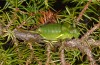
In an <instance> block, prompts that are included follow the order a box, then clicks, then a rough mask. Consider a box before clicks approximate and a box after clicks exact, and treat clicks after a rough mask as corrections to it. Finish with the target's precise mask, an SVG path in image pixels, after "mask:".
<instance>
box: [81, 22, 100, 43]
mask: <svg viewBox="0 0 100 65" xmlns="http://www.w3.org/2000/svg"><path fill="white" fill-rule="evenodd" d="M99 27H100V22H99V23H98V24H96V25H94V27H93V28H91V29H90V30H88V32H87V33H86V34H85V35H84V36H82V37H81V39H80V40H81V41H82V40H84V39H88V37H89V35H90V34H92V33H93V32H94V31H95V30H96V29H99Z"/></svg>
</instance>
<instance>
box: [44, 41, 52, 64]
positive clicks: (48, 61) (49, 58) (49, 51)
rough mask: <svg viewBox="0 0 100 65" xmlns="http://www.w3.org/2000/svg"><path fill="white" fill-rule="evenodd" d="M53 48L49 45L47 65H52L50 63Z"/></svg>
mask: <svg viewBox="0 0 100 65" xmlns="http://www.w3.org/2000/svg"><path fill="white" fill-rule="evenodd" d="M50 49H51V47H50V44H49V43H47V60H46V64H45V65H50V64H49V63H50V61H51V55H50V54H51V50H50Z"/></svg>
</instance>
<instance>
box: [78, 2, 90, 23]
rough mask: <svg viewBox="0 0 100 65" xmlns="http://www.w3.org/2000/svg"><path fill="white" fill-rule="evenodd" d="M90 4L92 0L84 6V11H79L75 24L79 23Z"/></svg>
mask: <svg viewBox="0 0 100 65" xmlns="http://www.w3.org/2000/svg"><path fill="white" fill-rule="evenodd" d="M91 2H92V0H89V2H88V3H87V4H86V5H85V7H84V9H83V10H82V11H81V13H80V14H79V16H78V17H77V22H79V20H80V19H81V18H82V15H83V14H84V12H85V11H86V10H87V9H88V6H89V4H90V3H91Z"/></svg>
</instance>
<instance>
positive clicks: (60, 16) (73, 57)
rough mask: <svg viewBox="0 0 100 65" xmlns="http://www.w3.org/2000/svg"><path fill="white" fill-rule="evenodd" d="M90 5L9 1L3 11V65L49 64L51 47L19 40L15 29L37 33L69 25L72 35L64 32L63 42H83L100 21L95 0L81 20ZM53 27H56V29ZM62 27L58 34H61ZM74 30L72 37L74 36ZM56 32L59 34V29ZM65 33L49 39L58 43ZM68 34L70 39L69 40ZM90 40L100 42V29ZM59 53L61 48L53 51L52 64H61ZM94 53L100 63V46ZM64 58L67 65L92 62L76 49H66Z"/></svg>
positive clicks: (75, 0)
mask: <svg viewBox="0 0 100 65" xmlns="http://www.w3.org/2000/svg"><path fill="white" fill-rule="evenodd" d="M87 2H89V0H61V1H60V0H6V1H5V5H4V6H3V7H1V8H0V65H42V64H43V65H45V64H46V60H47V50H46V49H47V45H46V44H45V43H38V42H36V41H31V40H28V41H27V40H20V39H16V36H15V35H14V31H13V30H14V29H23V30H27V31H35V30H36V29H38V28H39V27H41V26H45V25H48V24H51V23H52V24H53V25H54V24H55V23H68V25H66V24H64V25H65V27H66V26H69V28H67V27H66V30H67V31H68V33H66V32H65V30H64V31H63V30H62V31H63V32H62V33H61V34H64V36H63V37H61V39H62V38H64V39H65V38H69V40H71V39H80V38H81V37H82V36H83V35H84V34H85V33H86V32H87V31H89V30H90V29H91V28H93V27H94V25H95V24H98V23H99V22H100V2H99V1H98V0H97V1H96V0H93V1H92V2H91V3H90V4H89V6H88V8H87V10H86V11H85V12H84V13H83V14H82V18H81V20H79V21H77V18H78V16H79V15H80V12H81V11H82V10H83V9H84V7H85V5H86V3H87ZM58 4H59V6H58ZM55 21H56V22H55ZM53 25H52V27H55V26H56V25H55V26H53ZM50 26H51V25H50ZM50 26H49V27H50ZM59 26H60V25H58V29H57V32H59ZM52 27H50V28H52ZM44 28H45V27H44ZM46 29H48V27H47V28H46ZM46 29H45V30H46ZM73 29H74V31H73ZM70 30H71V31H72V34H70V33H71V31H70ZM77 30H78V32H77ZM46 31H50V30H46ZM53 31H55V33H56V30H53ZM75 31H76V32H75ZM2 32H3V33H2ZM22 32H23V31H22ZM79 32H80V33H79ZM45 34H46V32H45V33H42V34H41V33H40V35H42V36H43V37H46V39H48V38H49V33H48V32H47V34H48V35H46V36H45ZM61 34H58V33H57V34H54V33H52V35H53V37H50V38H49V39H53V40H55V39H56V38H55V37H58V36H60V35H61ZM79 34H80V35H79ZM20 35H21V34H20ZM65 35H66V36H69V37H65ZM73 37H75V38H73ZM77 37H78V38H77ZM88 37H89V38H92V39H94V40H100V28H99V29H98V28H97V29H96V30H95V31H93V32H91V34H90V35H89V36H88ZM87 44H88V43H87ZM58 50H59V46H58V47H56V46H55V48H54V49H51V52H50V53H51V55H50V56H51V59H52V60H51V61H50V64H51V65H54V64H56V65H61V60H60V56H59V51H58ZM91 51H93V56H94V58H95V59H96V60H97V63H100V62H99V61H98V60H99V57H100V47H94V46H93V47H91ZM64 55H65V60H66V62H68V63H70V64H71V65H89V63H90V62H89V60H88V58H87V56H86V54H85V53H83V52H82V50H78V49H76V48H75V49H70V48H69V47H68V48H65V52H64Z"/></svg>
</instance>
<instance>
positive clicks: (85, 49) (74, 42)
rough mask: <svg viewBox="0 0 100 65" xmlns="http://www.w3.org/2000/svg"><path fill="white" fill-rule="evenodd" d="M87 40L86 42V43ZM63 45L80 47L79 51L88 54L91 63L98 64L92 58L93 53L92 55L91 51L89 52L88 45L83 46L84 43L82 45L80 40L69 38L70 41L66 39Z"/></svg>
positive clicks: (92, 64)
mask: <svg viewBox="0 0 100 65" xmlns="http://www.w3.org/2000/svg"><path fill="white" fill-rule="evenodd" d="M89 41H90V40H89ZM91 41H92V40H91ZM87 42H88V41H87ZM87 42H86V43H87ZM65 46H66V47H71V48H78V49H80V51H82V52H85V53H86V55H87V56H88V58H89V60H90V63H91V65H98V64H96V61H95V59H94V57H93V55H92V52H91V50H90V49H89V47H88V46H85V45H82V44H81V41H80V40H76V39H74V40H71V41H67V42H66V43H65Z"/></svg>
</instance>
